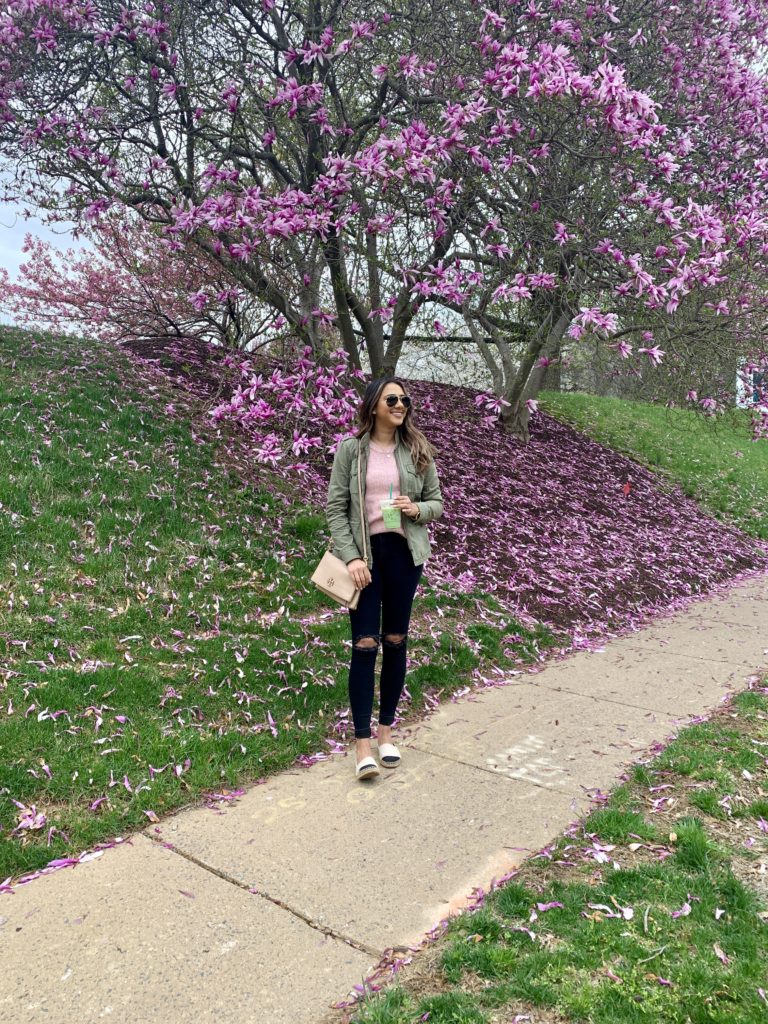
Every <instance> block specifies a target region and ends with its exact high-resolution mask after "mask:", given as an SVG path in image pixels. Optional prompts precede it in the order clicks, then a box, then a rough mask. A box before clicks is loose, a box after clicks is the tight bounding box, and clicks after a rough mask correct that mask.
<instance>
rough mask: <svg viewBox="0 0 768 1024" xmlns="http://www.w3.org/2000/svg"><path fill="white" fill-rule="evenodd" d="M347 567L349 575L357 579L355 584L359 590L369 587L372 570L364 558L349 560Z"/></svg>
mask: <svg viewBox="0 0 768 1024" xmlns="http://www.w3.org/2000/svg"><path fill="white" fill-rule="evenodd" d="M347 568H348V569H349V575H350V576H351V577H352V579H353V580H354V581H355V586H356V587H357V589H358V590H362V589H363V588H364V587H367V586H368V584H369V583H370V582H371V570H370V569H369V568H368V566H367V565H366V564H365V562H364V561H363V560H362V558H355V559H354V560H353V561H351V562H347Z"/></svg>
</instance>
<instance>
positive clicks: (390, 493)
mask: <svg viewBox="0 0 768 1024" xmlns="http://www.w3.org/2000/svg"><path fill="white" fill-rule="evenodd" d="M389 500H390V501H392V484H390V485H389Z"/></svg>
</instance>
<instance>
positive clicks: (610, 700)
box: [537, 683, 693, 722]
mask: <svg viewBox="0 0 768 1024" xmlns="http://www.w3.org/2000/svg"><path fill="white" fill-rule="evenodd" d="M537 685H539V686H542V687H543V688H544V689H545V690H551V691H553V692H554V693H572V694H573V695H574V696H575V697H589V698H591V699H592V700H596V701H599V702H602V703H605V704H618V705H619V707H621V708H634V709H635V710H636V711H648V712H650V714H652V715H671V716H672V717H673V718H674V717H675V716H674V714H673V712H671V711H666V710H665V709H664V708H649V707H648V705H647V704H630V703H629V701H626V700H617V699H616V698H615V697H602V696H601V697H596V696H595V694H594V693H584V691H583V690H572V689H570V688H569V687H567V686H559V685H558V686H555V685H554V684H553V683H538V684H537ZM692 715H693V712H692V711H690V712H686V714H685V715H684V716H683V718H681V719H680V721H681V722H682V721H684V719H685V718H690V717H691V716H692Z"/></svg>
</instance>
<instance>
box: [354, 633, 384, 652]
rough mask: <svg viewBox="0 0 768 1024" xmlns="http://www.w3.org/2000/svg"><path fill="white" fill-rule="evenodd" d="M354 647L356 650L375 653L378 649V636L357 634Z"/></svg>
mask: <svg viewBox="0 0 768 1024" xmlns="http://www.w3.org/2000/svg"><path fill="white" fill-rule="evenodd" d="M354 647H355V650H356V651H365V652H366V653H367V652H371V653H372V654H376V652H377V651H378V649H379V638H378V637H377V636H359V637H357V639H356V640H355V643H354Z"/></svg>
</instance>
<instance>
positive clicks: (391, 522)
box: [381, 498, 401, 530]
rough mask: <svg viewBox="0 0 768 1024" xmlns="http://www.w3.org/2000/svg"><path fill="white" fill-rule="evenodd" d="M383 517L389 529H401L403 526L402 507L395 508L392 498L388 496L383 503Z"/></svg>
mask: <svg viewBox="0 0 768 1024" xmlns="http://www.w3.org/2000/svg"><path fill="white" fill-rule="evenodd" d="M381 518H382V519H383V520H384V525H385V526H386V528H387V529H388V530H399V529H400V526H401V521H400V509H399V508H395V506H394V505H393V504H392V499H391V498H388V499H386V500H385V501H382V503H381Z"/></svg>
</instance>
